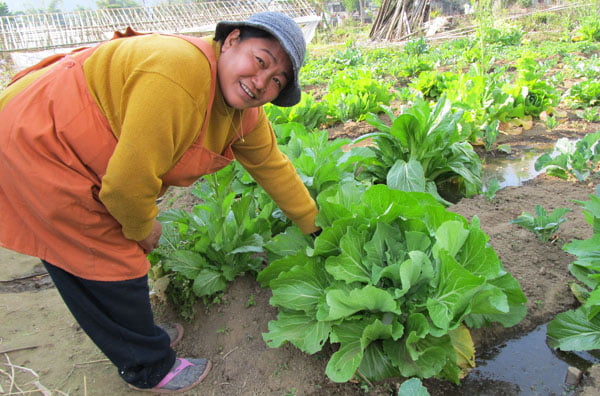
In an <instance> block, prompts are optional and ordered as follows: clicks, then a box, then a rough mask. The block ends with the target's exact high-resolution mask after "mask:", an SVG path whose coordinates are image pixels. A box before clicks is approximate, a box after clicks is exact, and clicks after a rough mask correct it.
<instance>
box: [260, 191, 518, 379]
mask: <svg viewBox="0 0 600 396" xmlns="http://www.w3.org/2000/svg"><path fill="white" fill-rule="evenodd" d="M317 200H318V204H319V208H320V212H319V215H318V217H317V224H318V225H319V226H321V227H322V229H323V232H322V233H321V234H320V236H318V237H317V238H316V240H315V241H314V244H313V242H312V240H311V238H309V237H306V236H304V235H301V234H300V233H299V231H298V230H297V229H295V228H289V229H288V230H287V231H286V232H285V233H282V234H279V235H277V236H276V237H275V238H274V239H273V240H271V241H269V242H268V243H267V244H266V245H265V247H266V249H267V251H268V257H269V261H270V264H269V265H268V267H266V268H265V269H263V270H262V271H261V272H260V273H259V275H258V280H259V281H260V282H261V284H262V285H263V286H268V287H270V288H271V290H272V293H273V296H272V298H271V300H270V303H271V304H272V305H274V306H276V307H277V308H279V313H278V315H277V319H276V320H273V321H271V322H270V323H269V326H268V328H269V331H268V332H267V333H265V334H263V338H264V340H265V342H266V343H267V344H268V345H269V346H271V347H279V346H281V345H283V344H285V343H286V342H290V343H292V344H293V345H294V346H296V347H297V348H299V349H301V350H302V351H304V352H306V353H309V354H314V353H316V352H318V351H320V350H321V349H322V348H323V346H324V345H325V344H326V343H327V342H330V343H332V344H339V348H338V349H337V351H336V352H335V353H333V355H332V356H331V358H330V359H329V362H328V364H327V368H326V374H327V375H328V376H329V378H331V379H332V380H333V381H336V382H346V381H349V380H350V379H352V378H353V377H354V376H355V375H357V376H360V377H361V378H367V379H369V380H373V381H377V380H381V379H384V378H390V377H398V376H402V377H419V378H429V377H440V378H445V379H449V380H451V381H453V382H455V383H458V382H459V380H460V378H461V375H462V374H461V370H462V369H464V368H467V367H473V366H474V348H473V342H472V340H471V338H470V332H469V330H468V328H469V327H470V328H474V327H481V326H484V325H487V324H489V323H491V322H497V323H500V324H501V325H503V326H513V325H515V324H516V323H518V322H519V321H520V320H521V319H522V318H523V317H524V316H525V313H526V306H525V302H526V298H525V295H524V294H523V292H522V290H521V287H520V285H519V284H518V282H517V281H516V280H515V279H514V278H513V277H512V276H511V275H510V274H509V273H507V272H506V271H505V269H504V268H503V265H502V263H501V261H500V260H499V258H498V256H497V255H496V253H495V251H494V250H493V248H492V247H491V246H490V245H489V244H488V240H489V238H488V236H487V235H486V234H485V233H484V232H483V231H482V230H481V229H480V227H479V220H478V219H477V218H474V219H473V220H472V222H471V224H469V223H468V222H467V221H466V220H465V219H464V218H463V217H461V216H460V215H458V214H456V213H452V212H450V211H448V210H446V209H445V207H444V206H443V205H441V204H440V203H438V202H437V201H436V200H435V199H434V198H433V197H432V196H431V195H429V194H425V193H416V192H404V191H398V190H393V189H390V188H388V187H387V186H385V185H373V186H369V187H367V186H366V185H363V184H360V183H359V182H357V181H355V180H353V181H345V182H342V183H340V184H337V185H334V186H332V187H330V188H329V189H327V190H326V191H324V192H323V193H321V194H320V195H319V196H318V199H317Z"/></svg>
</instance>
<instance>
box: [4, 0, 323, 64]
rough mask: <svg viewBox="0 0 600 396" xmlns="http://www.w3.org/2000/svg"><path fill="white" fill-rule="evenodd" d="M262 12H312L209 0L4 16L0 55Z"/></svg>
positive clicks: (206, 26) (197, 29)
mask: <svg viewBox="0 0 600 396" xmlns="http://www.w3.org/2000/svg"><path fill="white" fill-rule="evenodd" d="M261 11H280V12H283V13H285V14H287V15H289V16H290V17H292V18H294V19H296V20H298V19H302V18H303V17H311V16H312V17H314V16H315V10H314V9H313V7H312V6H311V4H310V3H309V2H308V1H307V0H294V1H271V2H266V1H260V0H255V1H211V2H201V3H193V4H177V5H161V6H155V7H135V8H118V9H98V10H81V11H73V12H64V13H52V14H32V15H17V16H4V17H0V53H2V52H14V51H32V50H43V49H49V48H60V47H77V46H81V45H86V44H91V43H97V42H100V41H103V40H106V39H108V38H110V37H112V34H113V32H114V31H116V30H124V29H125V28H126V27H127V26H131V27H132V28H133V29H134V30H137V31H140V32H160V33H206V32H210V31H212V30H214V27H215V24H216V23H217V22H219V21H224V20H230V21H231V20H242V19H247V18H248V17H249V16H250V15H252V14H255V13H257V12H261Z"/></svg>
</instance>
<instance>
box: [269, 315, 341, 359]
mask: <svg viewBox="0 0 600 396" xmlns="http://www.w3.org/2000/svg"><path fill="white" fill-rule="evenodd" d="M330 332H331V322H324V321H317V320H314V319H309V318H307V317H306V313H305V312H302V311H283V310H282V311H279V314H277V320H271V321H269V332H268V333H263V339H264V341H265V342H266V343H267V345H268V346H270V347H271V348H278V347H280V346H282V345H283V344H285V343H286V341H289V342H291V343H292V344H294V346H296V347H297V348H299V349H300V350H302V351H303V352H306V353H309V354H313V353H317V352H319V351H320V350H321V349H322V348H323V345H324V344H325V342H326V341H327V339H328V338H329V333H330Z"/></svg>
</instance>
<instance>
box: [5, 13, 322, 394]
mask: <svg viewBox="0 0 600 396" xmlns="http://www.w3.org/2000/svg"><path fill="white" fill-rule="evenodd" d="M304 53H305V42H304V39H303V36H302V32H301V30H300V28H299V27H298V26H297V25H296V24H295V23H294V21H293V20H292V19H290V18H289V17H287V16H285V15H284V14H281V13H275V12H265V13H260V14H256V15H253V16H252V17H250V18H249V19H248V20H247V21H244V22H220V23H219V24H217V27H216V31H215V37H214V39H212V40H211V39H199V38H193V37H186V36H171V35H158V34H150V35H137V34H135V33H134V32H132V31H130V30H128V32H127V33H126V34H125V35H121V34H119V35H117V37H115V39H113V40H110V41H108V42H105V43H102V44H100V45H98V46H96V47H93V48H89V49H84V50H82V51H78V52H74V53H72V54H70V55H68V56H66V57H63V58H60V59H58V60H56V58H53V59H51V60H46V61H43V62H41V63H40V64H39V65H37V66H35V67H32V68H30V69H27V70H25V71H24V72H22V73H19V74H18V75H17V76H16V78H15V79H13V83H12V84H11V85H10V86H9V87H8V88H7V89H6V90H5V91H4V92H3V93H2V94H1V95H0V180H1V182H0V224H1V226H0V244H1V245H2V246H4V247H6V248H8V249H12V250H15V251H18V252H21V253H24V254H28V255H32V256H35V257H40V258H41V259H42V261H43V263H44V265H45V266H46V268H47V269H48V272H49V274H50V275H51V277H52V279H53V281H54V283H55V284H56V286H57V289H58V290H59V292H60V293H61V296H62V297H63V299H64V301H65V303H66V304H67V306H68V307H69V309H70V310H71V312H72V313H73V315H74V316H75V318H76V319H77V321H78V322H79V324H80V325H81V327H82V328H83V329H84V330H85V331H86V333H87V334H88V335H89V336H90V338H91V339H92V340H93V341H94V342H95V343H96V344H97V345H98V347H99V348H100V349H101V350H102V351H103V352H104V353H105V354H106V356H107V357H108V358H109V359H110V360H111V361H112V362H113V363H114V364H115V366H116V367H117V369H118V372H119V375H120V376H121V377H122V378H123V379H124V380H125V381H126V382H127V383H129V384H130V385H131V386H132V387H135V388H136V389H138V390H146V391H150V392H155V393H167V392H168V393H172V392H183V391H185V390H187V389H190V388H191V387H193V386H195V385H197V384H198V383H199V382H200V381H202V379H204V377H206V375H207V374H208V372H209V370H210V362H209V361H208V360H206V359H185V358H176V355H175V352H174V351H173V350H172V348H171V347H170V343H171V342H172V341H173V338H177V337H179V336H180V335H181V334H179V335H177V334H176V333H177V332H176V331H175V334H174V335H172V336H171V338H170V337H169V335H168V334H167V333H166V332H165V331H164V330H163V329H162V328H160V327H158V326H156V325H155V323H154V319H153V316H152V310H151V306H150V302H149V297H148V284H147V273H148V270H149V262H148V260H147V258H146V255H147V254H148V253H149V252H151V251H152V250H153V249H154V248H156V246H157V245H158V241H159V238H160V235H161V224H160V222H158V221H157V220H156V215H157V212H158V209H157V207H156V203H155V202H156V199H157V198H158V197H159V196H160V195H162V194H163V193H164V192H165V190H166V188H167V187H168V186H171V185H177V186H188V185H190V184H192V183H193V182H194V181H195V180H197V179H198V178H199V177H200V176H202V175H205V174H208V173H212V172H215V171H217V170H219V169H221V168H222V167H224V166H226V165H227V164H229V163H230V162H231V161H232V160H233V159H234V158H235V159H237V160H238V161H240V163H241V164H242V165H243V166H244V167H245V168H246V169H247V170H248V171H249V172H250V174H251V175H252V176H253V177H254V178H255V180H256V181H257V182H258V183H259V184H260V185H261V186H262V187H263V188H264V189H265V190H266V191H267V192H268V193H269V194H270V195H271V197H272V198H273V199H274V200H275V201H276V202H277V204H278V205H279V206H280V207H281V208H282V210H283V211H284V212H285V213H286V214H287V216H288V217H289V218H290V219H292V220H293V221H294V222H295V223H296V224H297V225H298V226H299V227H300V229H301V230H302V231H303V232H304V233H306V234H308V233H312V232H315V231H317V227H316V226H315V224H314V220H315V217H316V213H317V209H316V205H315V203H314V201H313V200H312V198H311V197H310V195H309V193H308V191H307V189H306V188H305V186H304V185H303V184H302V182H301V180H300V179H299V177H298V175H297V174H296V171H295V169H294V168H293V166H292V165H291V163H290V161H289V160H288V159H287V158H286V157H285V156H284V155H283V154H282V153H281V152H280V151H279V149H278V147H277V143H276V138H275V135H274V133H273V129H272V128H271V126H270V125H269V122H268V119H267V118H266V116H265V113H264V111H263V109H262V105H264V104H265V103H269V102H271V103H273V104H275V105H279V106H292V105H294V104H296V103H298V101H299V99H300V88H299V84H298V72H299V69H300V67H301V66H302V62H303V59H304ZM51 62H54V63H51Z"/></svg>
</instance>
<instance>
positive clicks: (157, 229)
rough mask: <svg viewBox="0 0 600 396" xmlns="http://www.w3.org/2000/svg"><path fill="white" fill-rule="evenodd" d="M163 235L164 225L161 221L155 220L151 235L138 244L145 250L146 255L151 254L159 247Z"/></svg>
mask: <svg viewBox="0 0 600 396" xmlns="http://www.w3.org/2000/svg"><path fill="white" fill-rule="evenodd" d="M161 235H162V224H161V223H160V221H158V220H154V224H153V225H152V231H151V232H150V235H148V236H147V237H146V238H145V239H142V240H141V241H139V242H138V243H139V244H140V246H141V247H142V249H143V250H144V253H145V254H149V253H150V252H152V251H153V250H154V249H156V248H157V247H158V241H159V240H160V236H161Z"/></svg>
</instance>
